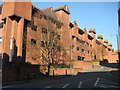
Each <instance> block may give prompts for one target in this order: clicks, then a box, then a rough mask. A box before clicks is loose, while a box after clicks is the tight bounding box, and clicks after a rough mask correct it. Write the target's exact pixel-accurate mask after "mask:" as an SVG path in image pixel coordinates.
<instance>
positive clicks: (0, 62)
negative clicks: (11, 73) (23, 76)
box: [0, 54, 2, 90]
mask: <svg viewBox="0 0 120 90" xmlns="http://www.w3.org/2000/svg"><path fill="white" fill-rule="evenodd" d="M1 57H2V56H1V54H0V90H1V88H2V58H1Z"/></svg>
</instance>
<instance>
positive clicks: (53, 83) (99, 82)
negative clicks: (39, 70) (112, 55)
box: [3, 71, 119, 89]
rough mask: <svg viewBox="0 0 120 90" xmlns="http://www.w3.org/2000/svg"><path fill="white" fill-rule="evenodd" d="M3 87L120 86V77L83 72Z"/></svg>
mask: <svg viewBox="0 0 120 90" xmlns="http://www.w3.org/2000/svg"><path fill="white" fill-rule="evenodd" d="M3 88H21V89H22V88H119V87H118V78H117V77H114V76H111V75H109V72H107V71H104V72H82V73H78V75H77V76H68V77H67V76H66V77H64V78H60V79H54V80H47V79H46V80H35V81H31V82H29V83H22V84H14V85H5V86H3Z"/></svg>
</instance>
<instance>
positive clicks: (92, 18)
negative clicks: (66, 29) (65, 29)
mask: <svg viewBox="0 0 120 90" xmlns="http://www.w3.org/2000/svg"><path fill="white" fill-rule="evenodd" d="M33 1H34V0H33ZM38 1H39V0H38ZM67 1H69V0H67ZM85 1H86V2H32V4H33V5H35V6H36V7H38V8H40V9H45V8H48V7H52V8H53V9H55V8H56V7H59V6H62V5H65V4H67V5H68V8H69V10H70V13H71V14H70V15H69V16H70V22H73V21H74V20H76V21H77V24H78V26H79V27H80V28H81V29H84V28H86V29H87V31H89V29H90V28H95V30H96V36H97V35H99V34H102V35H103V39H108V42H109V43H112V44H113V48H114V49H115V50H116V49H117V39H116V36H115V35H116V34H118V13H117V12H118V2H87V1H89V0H85ZM109 1H112V0H109ZM116 1H117V0H116ZM110 35H113V36H110Z"/></svg>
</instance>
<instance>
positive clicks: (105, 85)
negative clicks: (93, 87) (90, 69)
mask: <svg viewBox="0 0 120 90" xmlns="http://www.w3.org/2000/svg"><path fill="white" fill-rule="evenodd" d="M100 85H102V86H104V87H107V88H109V87H114V88H119V87H118V86H113V85H107V84H102V83H99V86H100Z"/></svg>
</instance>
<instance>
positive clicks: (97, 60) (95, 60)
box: [92, 59, 100, 62]
mask: <svg viewBox="0 0 120 90" xmlns="http://www.w3.org/2000/svg"><path fill="white" fill-rule="evenodd" d="M92 61H93V62H99V61H100V60H99V59H93V60H92Z"/></svg>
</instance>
